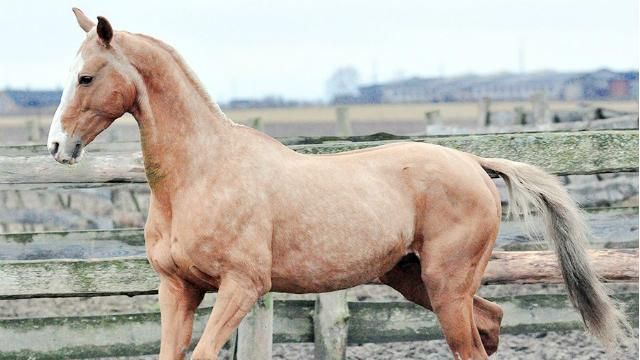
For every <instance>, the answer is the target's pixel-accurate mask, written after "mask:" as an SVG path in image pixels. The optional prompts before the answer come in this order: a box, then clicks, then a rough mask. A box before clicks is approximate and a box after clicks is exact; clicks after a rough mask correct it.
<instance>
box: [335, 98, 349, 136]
mask: <svg viewBox="0 0 640 360" xmlns="http://www.w3.org/2000/svg"><path fill="white" fill-rule="evenodd" d="M336 127H337V128H338V129H337V133H338V136H342V137H345V136H351V132H352V130H351V122H350V121H349V108H348V107H345V106H338V107H337V108H336Z"/></svg>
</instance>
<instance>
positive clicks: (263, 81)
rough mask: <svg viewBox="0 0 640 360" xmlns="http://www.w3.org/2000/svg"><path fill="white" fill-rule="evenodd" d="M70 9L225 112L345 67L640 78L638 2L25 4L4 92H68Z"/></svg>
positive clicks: (1, 12) (11, 36) (5, 47)
mask: <svg viewBox="0 0 640 360" xmlns="http://www.w3.org/2000/svg"><path fill="white" fill-rule="evenodd" d="M72 6H78V7H80V8H81V9H82V10H84V12H85V13H86V14H87V15H88V16H90V17H92V18H95V17H96V16H97V15H103V16H105V17H107V18H108V19H109V20H110V21H111V24H112V25H113V27H114V28H115V29H123V30H129V31H132V32H141V33H146V34H149V35H152V36H154V37H157V38H159V39H161V40H164V41H165V42H167V43H169V44H171V45H173V46H174V47H175V48H176V49H177V50H178V51H179V52H180V53H181V54H182V55H183V57H184V58H185V59H186V60H187V62H188V63H189V64H190V65H191V66H192V67H193V68H194V70H195V71H196V73H197V74H198V75H199V77H200V79H201V80H202V82H203V83H204V85H205V87H206V88H207V89H208V90H209V91H210V92H211V94H212V95H213V97H214V98H215V99H217V100H219V101H227V100H229V98H232V97H261V96H265V95H280V96H284V97H287V98H296V99H300V98H302V99H322V98H324V97H325V96H326V80H327V79H328V78H329V76H330V75H331V74H332V72H333V71H334V70H335V69H336V68H338V67H341V66H347V65H351V66H354V67H355V68H356V69H357V70H358V71H359V73H360V77H361V79H362V82H363V83H371V82H372V81H373V80H376V79H377V80H379V81H385V80H390V79H396V78H399V77H406V76H414V75H416V76H440V75H445V76H452V75H460V74H466V73H477V74H487V73H495V72H502V71H512V72H516V71H519V70H520V69H521V68H524V69H525V70H526V71H535V70H542V69H553V70H560V71H581V70H592V69H597V68H604V67H606V68H610V69H614V70H637V69H638V44H639V39H638V1H637V0H611V1H597V0H570V1H560V0H517V1H514V0H504V1H477V0H447V1H426V0H404V1H389V0H382V1H378V0H375V1H374V0H363V1H348V0H322V1H306V0H304V1H303V0H289V1H279V0H271V1H248V0H240V1H238V0H226V1H198V0H179V1H176V0H172V1H160V0H155V1H124V0H116V1H114V0H110V1H99V2H98V1H80V0H76V1H66V0H65V1H60V0H56V1H45V0H41V1H33V0H21V1H11V2H9V1H3V2H2V4H1V5H0V46H1V48H0V66H1V67H0V88H5V87H11V88H31V89H40V88H54V87H60V86H61V85H62V83H63V80H64V79H65V76H66V73H67V69H68V68H69V65H70V64H71V61H72V59H73V56H74V54H75V52H76V50H77V48H78V46H79V45H80V42H81V41H82V39H83V37H84V33H83V31H82V30H80V28H79V27H78V26H77V24H76V22H75V18H74V17H73V13H72V12H71V7H72Z"/></svg>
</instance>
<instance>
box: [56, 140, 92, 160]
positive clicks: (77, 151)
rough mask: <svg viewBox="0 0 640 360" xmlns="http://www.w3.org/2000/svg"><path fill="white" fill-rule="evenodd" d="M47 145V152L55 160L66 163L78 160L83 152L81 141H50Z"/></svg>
mask: <svg viewBox="0 0 640 360" xmlns="http://www.w3.org/2000/svg"><path fill="white" fill-rule="evenodd" d="M47 147H48V148H49V152H50V153H51V155H52V156H53V158H54V159H56V161H57V162H59V163H61V164H66V165H73V164H75V163H77V162H78V161H80V158H81V157H82V153H83V152H84V150H83V148H84V146H83V145H82V142H81V141H80V140H76V141H64V142H60V141H52V142H50V143H49V144H48V145H47Z"/></svg>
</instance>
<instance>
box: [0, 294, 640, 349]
mask: <svg viewBox="0 0 640 360" xmlns="http://www.w3.org/2000/svg"><path fill="white" fill-rule="evenodd" d="M615 298H617V299H618V300H619V301H620V302H621V303H622V304H623V305H625V307H626V309H627V311H628V317H629V319H630V321H631V323H632V324H633V326H634V327H637V326H638V294H637V293H624V294H617V295H615ZM492 300H493V301H496V302H497V303H499V304H500V305H501V306H502V307H503V309H504V310H505V316H504V319H503V327H502V332H503V333H508V334H523V333H531V332H539V331H558V330H572V329H582V325H581V323H580V321H579V315H578V314H577V313H576V312H575V310H573V309H572V308H571V306H570V304H569V301H568V299H567V297H566V296H565V295H522V296H514V297H505V298H496V299H492ZM348 305H349V311H350V314H351V316H350V320H349V322H350V324H349V336H348V343H349V344H362V343H368V342H377V343H384V342H393V341H424V340H428V339H439V338H441V332H440V328H439V326H438V323H437V320H436V318H435V317H434V316H433V314H432V313H431V312H429V311H426V310H425V309H423V308H421V307H419V306H417V305H415V304H412V303H408V302H384V303H379V302H376V303H373V302H350V303H349V304H348ZM313 309H314V302H313V301H301V300H287V301H284V300H280V301H274V322H273V342H274V343H285V342H287V343H310V342H313V339H314V335H313V332H314V324H313V317H312V316H310V314H311V313H312V312H313ZM210 311H211V309H210V308H201V309H199V310H198V311H197V312H196V317H195V326H194V340H193V341H192V344H191V348H193V346H194V345H195V343H196V341H197V339H198V338H199V337H200V335H201V334H202V329H203V328H204V326H205V324H206V320H207V317H208V315H209V313H210ZM0 339H3V340H4V341H3V344H2V347H0V359H2V360H4V359H12V360H21V359H34V358H37V359H61V358H64V359H73V358H96V357H111V356H139V355H147V354H157V353H158V351H159V348H160V346H159V345H160V344H159V339H160V314H159V313H142V314H124V315H105V316H85V317H52V318H51V317H50V318H31V319H2V320H0Z"/></svg>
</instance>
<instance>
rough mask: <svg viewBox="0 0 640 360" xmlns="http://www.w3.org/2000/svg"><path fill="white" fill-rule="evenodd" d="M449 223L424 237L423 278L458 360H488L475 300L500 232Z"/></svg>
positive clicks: (489, 227) (492, 229)
mask: <svg viewBox="0 0 640 360" xmlns="http://www.w3.org/2000/svg"><path fill="white" fill-rule="evenodd" d="M473 222H474V221H473V218H472V217H469V218H468V221H467V222H466V223H457V224H456V223H449V224H446V225H447V226H446V227H442V228H439V229H438V230H439V231H437V232H434V233H429V234H425V236H424V239H425V241H424V243H423V244H422V249H421V250H420V252H419V254H420V260H421V277H422V281H423V282H424V285H425V287H426V289H427V293H428V294H429V299H430V300H431V306H432V308H433V312H434V313H435V314H436V316H437V317H438V320H439V322H440V326H441V327H442V332H443V333H444V336H445V338H446V340H447V343H448V344H449V347H450V348H451V351H452V352H453V354H454V357H455V358H456V359H464V360H467V359H486V358H488V355H487V353H486V352H485V350H484V347H483V345H482V338H481V337H480V333H479V331H478V329H477V325H476V322H475V319H474V312H473V303H474V300H473V296H474V294H475V293H476V291H477V289H478V287H479V286H480V281H481V278H482V273H483V272H484V269H485V267H486V265H487V262H488V261H489V257H490V256H491V250H492V248H493V243H494V240H495V235H496V232H497V225H496V226H495V228H493V227H491V226H489V225H490V224H488V223H487V224H484V225H485V226H484V227H478V226H475V225H477V224H473Z"/></svg>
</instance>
